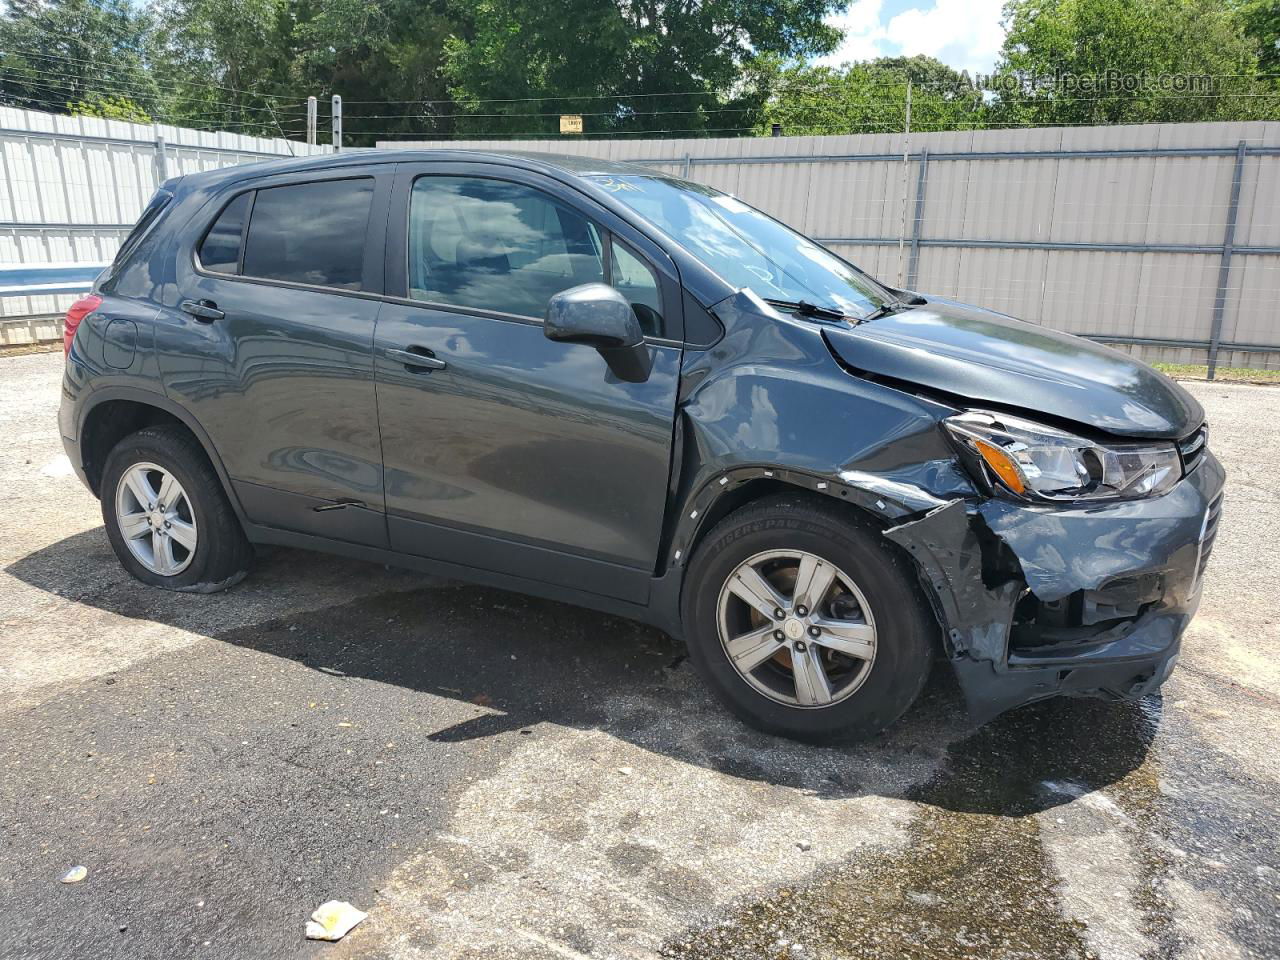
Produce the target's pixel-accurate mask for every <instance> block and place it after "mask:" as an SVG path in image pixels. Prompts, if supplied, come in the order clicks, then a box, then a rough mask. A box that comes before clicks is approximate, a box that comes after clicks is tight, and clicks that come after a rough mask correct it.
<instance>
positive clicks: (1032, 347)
mask: <svg viewBox="0 0 1280 960" xmlns="http://www.w3.org/2000/svg"><path fill="white" fill-rule="evenodd" d="M823 332H824V334H825V335H826V339H827V343H828V344H829V346H830V347H831V350H832V351H833V352H834V353H835V354H836V356H837V357H839V358H840V360H841V361H842V362H843V363H844V364H845V365H846V366H848V367H850V368H852V369H853V370H855V371H860V372H866V373H870V374H876V375H878V376H881V377H887V378H891V379H893V380H900V381H906V382H908V383H912V384H917V385H919V386H922V387H926V388H932V389H934V390H938V391H941V392H944V393H947V394H952V395H954V396H956V397H960V398H963V399H964V400H965V401H967V402H969V403H972V404H973V405H974V406H976V407H981V406H982V405H983V404H994V405H998V406H1001V407H1015V408H1019V409H1022V410H1027V411H1031V412H1034V413H1041V414H1044V415H1047V416H1051V417H1057V418H1060V419H1064V420H1072V421H1075V422H1076V423H1081V424H1086V425H1088V426H1090V427H1094V428H1096V429H1098V430H1102V431H1105V432H1107V433H1111V434H1117V435H1119V436H1128V437H1166V438H1174V439H1176V438H1180V437H1184V436H1186V435H1187V434H1189V433H1191V432H1192V431H1194V430H1195V429H1196V428H1197V427H1199V426H1200V424H1201V423H1202V422H1203V421H1204V410H1203V408H1201V406H1200V404H1199V403H1198V402H1197V401H1196V399H1195V398H1194V397H1193V396H1191V394H1189V393H1188V392H1187V391H1186V390H1184V389H1183V388H1182V387H1180V386H1179V385H1178V384H1176V383H1174V382H1173V381H1172V380H1170V379H1169V378H1168V377H1166V376H1164V375H1163V374H1161V373H1159V372H1157V371H1155V370H1153V369H1152V368H1151V367H1149V366H1147V365H1146V364H1145V363H1140V362H1138V361H1137V360H1134V359H1133V358H1132V357H1129V356H1127V355H1126V354H1123V353H1121V352H1120V351H1119V350H1112V349H1111V348H1110V347H1104V346H1101V345H1099V344H1096V343H1093V342H1091V341H1089V340H1085V339H1083V338H1081V337H1073V336H1071V335H1070V334H1066V333H1059V332H1057V331H1056V330H1049V329H1047V328H1045V327H1041V326H1037V325H1036V324H1032V323H1025V322H1023V321H1021V320H1015V319H1013V318H1012V317H1006V316H1004V315H1003V314H999V313H993V312H991V311H989V310H981V309H979V308H977V307H971V306H968V305H966V304H962V303H956V302H954V301H950V300H939V299H935V298H930V299H929V300H928V302H927V303H926V304H923V305H920V306H913V307H909V308H907V309H905V310H902V311H901V312H899V313H894V314H890V315H888V316H885V317H880V318H878V319H875V320H868V321H865V322H863V323H859V324H856V325H854V326H852V327H849V328H845V329H839V328H836V327H824V328H823Z"/></svg>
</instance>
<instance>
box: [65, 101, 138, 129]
mask: <svg viewBox="0 0 1280 960" xmlns="http://www.w3.org/2000/svg"><path fill="white" fill-rule="evenodd" d="M67 112H68V113H70V114H71V115H72V116H79V117H103V118H105V119H107V120H128V121H129V122H130V123H150V122H151V115H150V114H148V113H147V111H145V110H143V109H142V107H140V106H139V105H138V104H137V103H136V102H134V101H133V100H130V99H129V98H128V97H122V96H116V95H113V94H91V95H90V96H89V98H88V99H87V100H81V101H78V102H76V103H68V104H67Z"/></svg>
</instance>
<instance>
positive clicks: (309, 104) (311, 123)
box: [307, 97, 317, 147]
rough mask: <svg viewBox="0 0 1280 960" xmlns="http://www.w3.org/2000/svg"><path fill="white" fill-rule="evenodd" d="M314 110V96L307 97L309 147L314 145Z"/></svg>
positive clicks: (315, 106) (315, 109)
mask: <svg viewBox="0 0 1280 960" xmlns="http://www.w3.org/2000/svg"><path fill="white" fill-rule="evenodd" d="M316 112H317V104H316V98H315V97H307V145H308V146H311V147H314V146H315V145H316Z"/></svg>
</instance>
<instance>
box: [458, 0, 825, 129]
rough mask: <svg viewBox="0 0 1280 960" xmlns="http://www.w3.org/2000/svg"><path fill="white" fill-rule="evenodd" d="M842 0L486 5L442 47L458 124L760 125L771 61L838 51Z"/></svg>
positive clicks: (511, 0) (524, 0) (523, 0)
mask: <svg viewBox="0 0 1280 960" xmlns="http://www.w3.org/2000/svg"><path fill="white" fill-rule="evenodd" d="M839 5H840V3H839V0H703V2H701V3H688V2H682V0H641V2H638V3H626V4H620V3H617V2H615V0H564V2H561V3H554V4H552V3H546V2H545V0H479V2H478V3H476V4H475V5H474V6H473V7H472V8H471V10H470V13H471V18H472V20H471V23H470V24H469V25H467V27H466V28H464V29H462V30H460V31H458V32H457V33H455V34H454V35H453V36H452V37H451V38H450V39H449V41H448V42H447V43H446V46H445V74H446V76H447V78H448V79H449V81H450V91H451V93H452V94H453V97H454V99H455V100H456V101H457V102H458V104H459V112H460V113H461V114H465V116H462V117H460V118H459V119H458V121H457V122H458V129H459V130H460V131H463V132H466V133H469V134H475V135H480V136H482V135H486V134H490V133H503V134H515V133H533V134H539V133H554V132H556V130H557V129H558V120H557V117H558V115H559V114H562V113H581V114H583V115H584V123H585V129H586V132H587V133H588V134H591V133H620V132H647V133H650V134H663V133H669V134H671V135H674V136H681V135H686V136H688V135H696V134H697V133H702V132H707V133H710V132H714V131H719V132H727V133H732V132H736V131H739V130H742V129H744V128H747V129H749V128H754V127H755V126H756V124H757V123H758V121H759V116H760V109H761V107H762V104H763V101H764V99H765V93H766V91H765V90H763V89H762V88H761V87H760V85H759V84H758V83H757V82H756V80H757V79H758V77H759V76H760V70H759V67H760V65H761V63H762V62H764V58H769V57H787V58H790V57H805V56H811V55H815V54H821V53H824V52H827V51H829V50H831V49H833V48H834V46H835V44H836V42H837V41H838V39H839V37H838V34H837V33H836V32H835V31H834V30H832V29H831V28H830V27H828V26H827V25H826V24H825V23H823V18H824V17H825V16H826V15H827V14H829V13H830V12H832V11H833V10H834V9H837V8H838V7H839Z"/></svg>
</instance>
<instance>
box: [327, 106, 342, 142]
mask: <svg viewBox="0 0 1280 960" xmlns="http://www.w3.org/2000/svg"><path fill="white" fill-rule="evenodd" d="M331 103H332V104H333V113H332V118H333V119H332V121H331V122H330V126H331V128H332V133H333V152H334V153H337V152H338V151H339V150H341V149H342V98H341V97H340V96H338V95H337V94H336V93H335V94H334V95H333V100H332V101H331Z"/></svg>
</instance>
